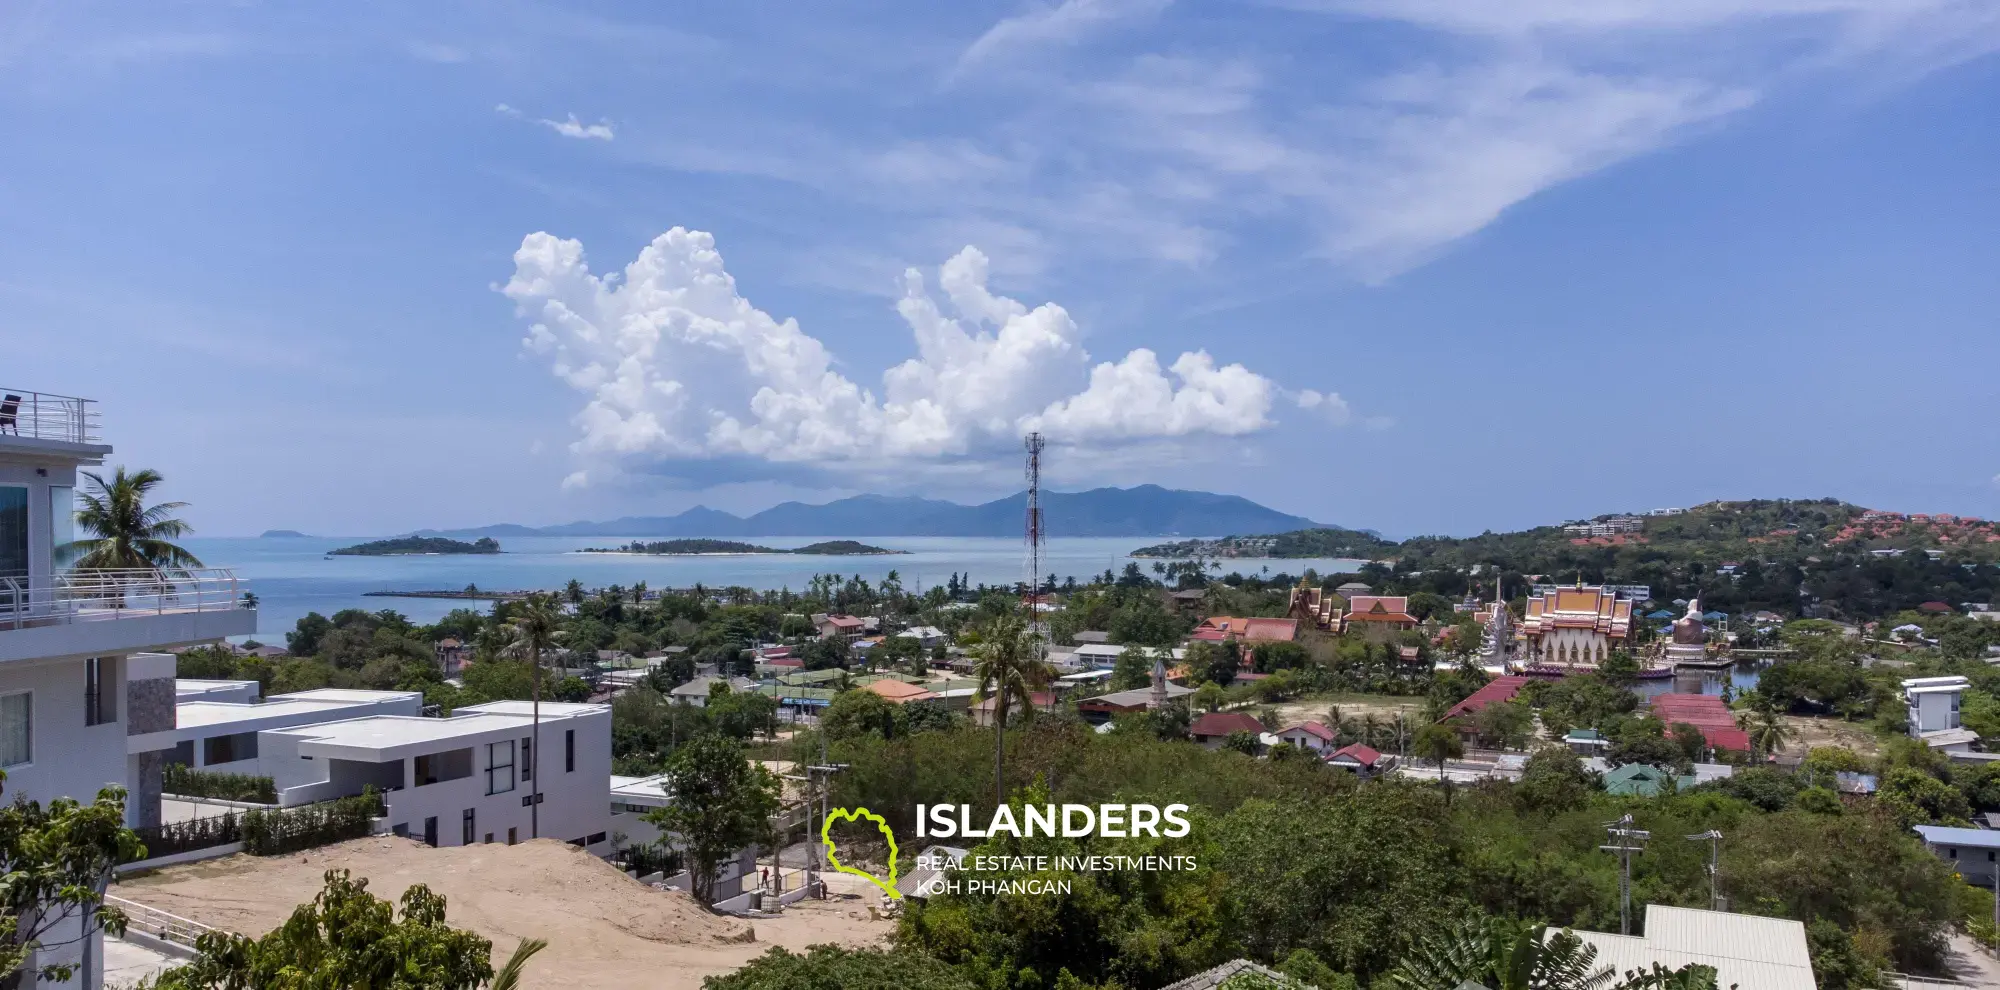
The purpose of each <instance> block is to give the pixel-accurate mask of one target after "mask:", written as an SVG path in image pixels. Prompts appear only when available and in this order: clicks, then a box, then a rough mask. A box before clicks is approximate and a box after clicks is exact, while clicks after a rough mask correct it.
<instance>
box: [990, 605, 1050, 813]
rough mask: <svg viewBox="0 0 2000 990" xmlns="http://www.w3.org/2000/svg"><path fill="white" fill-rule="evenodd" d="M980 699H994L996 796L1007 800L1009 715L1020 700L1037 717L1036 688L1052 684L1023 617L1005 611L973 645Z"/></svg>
mask: <svg viewBox="0 0 2000 990" xmlns="http://www.w3.org/2000/svg"><path fill="white" fill-rule="evenodd" d="M972 649H973V656H974V658H975V659H976V660H977V665H976V666H975V667H973V669H972V676H973V677H974V678H975V679H977V680H978V681H979V692H978V693H979V700H980V701H985V700H986V699H988V698H991V699H993V800H994V801H995V802H996V803H998V804H1005V803H1007V784H1006V780H1005V778H1004V775H1003V770H1004V769H1005V767H1004V762H1005V760H1006V756H1007V716H1008V714H1009V713H1011V712H1012V711H1013V708H1014V705H1015V704H1016V703H1017V702H1018V703H1019V704H1020V705H1021V707H1022V710H1023V717H1024V718H1027V719H1030V720H1032V719H1033V718H1034V717H1035V692H1036V691H1039V690H1042V689H1044V688H1046V687H1048V684H1049V679H1050V674H1051V671H1050V669H1049V665H1048V664H1046V663H1044V662H1042V660H1041V658H1040V657H1038V656H1036V655H1035V640H1034V634H1033V633H1031V632H1029V631H1028V627H1027V624H1026V623H1023V622H1022V621H1021V620H1020V618H1019V617H1017V616H1013V615H1003V616H1001V617H999V618H997V619H994V620H993V621H992V622H991V623H988V624H987V626H986V629H985V631H984V632H983V633H982V635H981V637H980V641H979V643H978V645H976V646H974V647H973V648H972Z"/></svg>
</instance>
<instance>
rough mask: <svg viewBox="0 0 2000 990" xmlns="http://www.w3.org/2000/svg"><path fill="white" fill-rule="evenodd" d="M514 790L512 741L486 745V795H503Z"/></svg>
mask: <svg viewBox="0 0 2000 990" xmlns="http://www.w3.org/2000/svg"><path fill="white" fill-rule="evenodd" d="M513 789H514V741H513V740H512V739H509V740H507V741H505V742H497V743H487V744H486V793H488V794H505V793H507V792H508V791H511V790H513Z"/></svg>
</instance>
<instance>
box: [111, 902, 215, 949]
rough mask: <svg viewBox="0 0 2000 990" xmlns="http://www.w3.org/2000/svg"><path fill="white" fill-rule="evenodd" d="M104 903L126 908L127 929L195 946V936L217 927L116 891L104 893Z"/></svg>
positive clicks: (124, 910)
mask: <svg viewBox="0 0 2000 990" xmlns="http://www.w3.org/2000/svg"><path fill="white" fill-rule="evenodd" d="M104 903H105V904H106V905H107V906H109V907H115V908H117V909H119V910H120V911H123V912H125V924H126V926H127V927H126V930H127V931H140V932H144V933H146V934H148V935H151V936H153V937H154V938H157V939H159V940H160V941H162V942H172V943H174V944H176V945H184V946H186V947H188V948H190V949H192V948H194V944H195V940H196V939H199V938H201V937H202V936H203V935H206V934H208V933H209V932H212V931H215V930H216V929H214V928H212V927H210V926H208V925H204V924H202V923H201V922H199V921H196V920H194V919H192V918H183V917H181V916H180V915H178V914H170V913H168V912H166V911H162V910H160V909H159V908H156V907H151V906H149V905H145V904H141V903H139V902H138V901H130V900H126V899H125V898H123V897H119V896H118V895H117V894H106V895H104Z"/></svg>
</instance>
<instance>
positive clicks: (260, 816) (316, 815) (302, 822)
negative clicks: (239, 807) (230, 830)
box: [243, 790, 382, 856]
mask: <svg viewBox="0 0 2000 990" xmlns="http://www.w3.org/2000/svg"><path fill="white" fill-rule="evenodd" d="M381 814H382V798H381V797H380V795H377V794H375V793H374V792H373V791H372V790H370V791H368V792H366V793H363V794H361V795H359V796H356V797H346V798H339V799H336V800H333V801H322V802H319V803H318V804H306V805H300V806H298V807H296V808H282V809H280V808H270V809H265V808H252V809H250V810H249V811H246V812H244V813H243V848H244V851H246V852H248V853H249V854H250V855H252V856H278V855H282V854H284V853H292V852H298V851H299V850H301V849H313V848H317V847H319V846H327V845H332V844H333V843H336V842H345V841H347V840H348V839H359V838H361V837H362V836H365V835H368V834H369V833H370V832H371V831H372V830H373V828H374V824H375V819H376V818H377V817H379V816H380V815H381Z"/></svg>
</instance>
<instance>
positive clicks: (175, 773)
mask: <svg viewBox="0 0 2000 990" xmlns="http://www.w3.org/2000/svg"><path fill="white" fill-rule="evenodd" d="M163 789H164V790H165V791H166V792H167V793H168V794H180V795H184V796H186V797H205V798H215V799H216V800H219V801H253V802H256V803H259V804H277V803H278V788H277V785H275V784H273V783H272V782H271V778H269V777H256V776H252V775H250V774H247V773H216V772H214V771H210V770H196V769H195V768H193V767H191V766H188V765H186V764H183V763H169V764H167V770H166V777H165V780H164V782H163Z"/></svg>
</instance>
